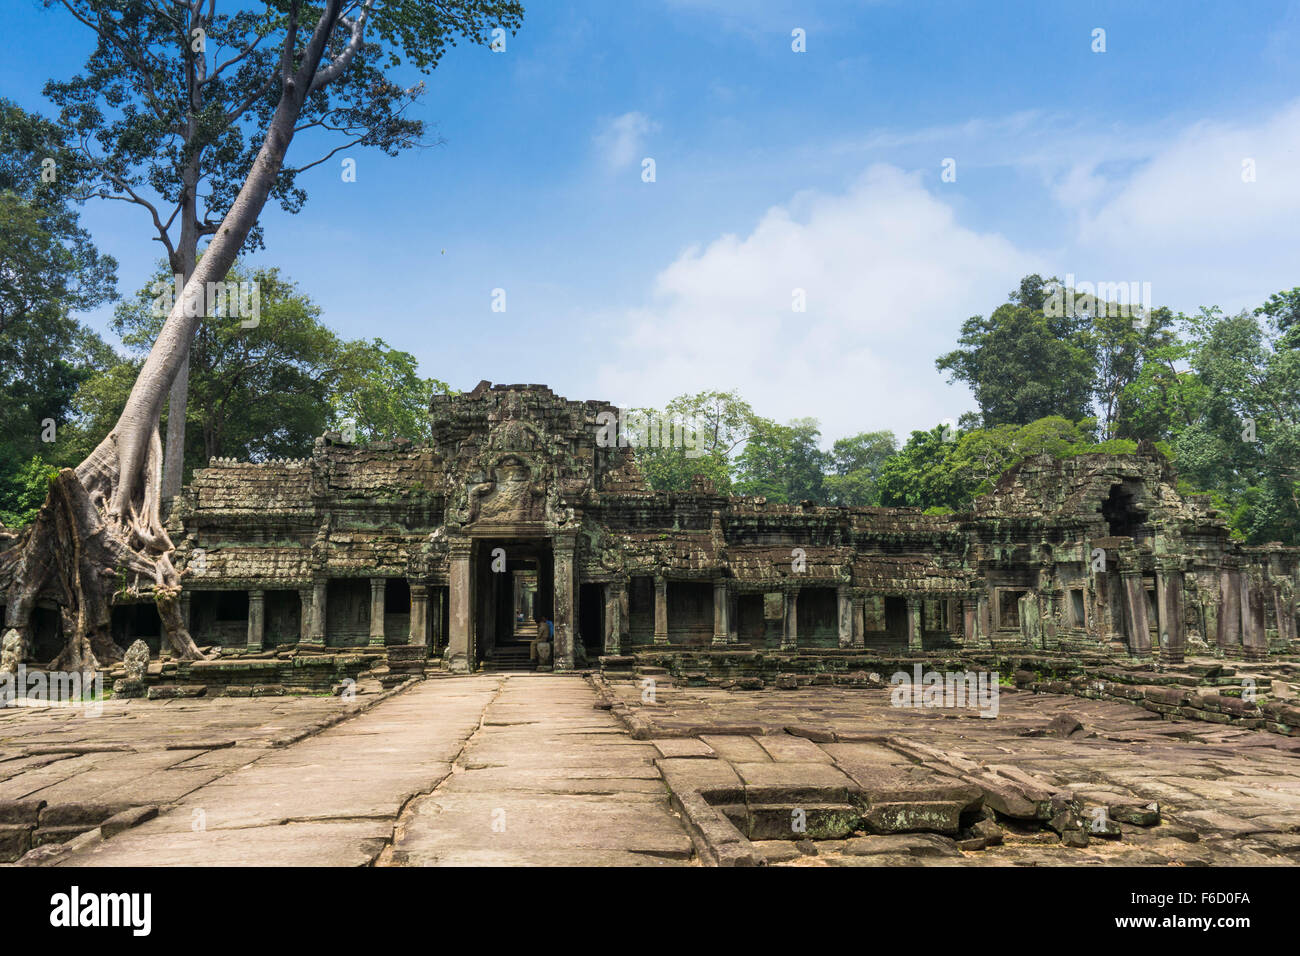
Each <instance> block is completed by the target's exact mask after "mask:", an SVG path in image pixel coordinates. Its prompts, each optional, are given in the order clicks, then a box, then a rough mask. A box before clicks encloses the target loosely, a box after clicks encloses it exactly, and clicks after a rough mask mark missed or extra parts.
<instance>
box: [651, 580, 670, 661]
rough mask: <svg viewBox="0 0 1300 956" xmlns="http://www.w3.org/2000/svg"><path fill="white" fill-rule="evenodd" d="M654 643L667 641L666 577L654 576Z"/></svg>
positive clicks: (665, 642)
mask: <svg viewBox="0 0 1300 956" xmlns="http://www.w3.org/2000/svg"><path fill="white" fill-rule="evenodd" d="M654 642H655V643H656V644H667V643H668V579H667V578H665V577H664V576H663V575H656V577H655V634H654Z"/></svg>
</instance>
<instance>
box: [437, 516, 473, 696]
mask: <svg viewBox="0 0 1300 956" xmlns="http://www.w3.org/2000/svg"><path fill="white" fill-rule="evenodd" d="M473 547H474V543H473V541H471V540H470V539H469V538H459V539H453V540H452V541H450V542H449V544H448V558H447V567H448V573H447V612H448V622H447V653H446V654H445V655H444V656H443V659H442V660H443V666H444V667H445V668H447V670H449V671H451V672H453V673H456V674H468V673H469V672H470V671H472V670H473V669H474V635H473V627H472V625H473V622H474V611H473V604H474V595H473V594H472V593H471V584H472V580H471V576H470V562H469V558H470V552H471V551H472V550H473Z"/></svg>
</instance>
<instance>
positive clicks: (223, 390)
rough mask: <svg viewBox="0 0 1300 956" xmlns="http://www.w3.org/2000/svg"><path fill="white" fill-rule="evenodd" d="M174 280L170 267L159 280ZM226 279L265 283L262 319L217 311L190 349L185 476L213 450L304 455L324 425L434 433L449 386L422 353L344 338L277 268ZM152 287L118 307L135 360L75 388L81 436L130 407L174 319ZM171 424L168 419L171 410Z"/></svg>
mask: <svg viewBox="0 0 1300 956" xmlns="http://www.w3.org/2000/svg"><path fill="white" fill-rule="evenodd" d="M155 278H156V280H157V281H158V282H162V283H166V282H168V281H169V277H168V276H167V274H166V270H165V269H160V271H159V273H158V275H157V276H156V277H155ZM228 281H231V282H241V283H250V284H255V285H256V287H257V289H258V290H259V301H260V310H259V316H258V322H257V324H256V326H254V327H245V321H246V320H245V319H244V318H243V317H242V316H238V315H233V316H221V315H217V316H214V317H211V318H208V319H206V320H205V321H203V322H202V323H200V325H199V330H198V333H197V334H196V336H195V339H194V344H193V346H192V348H191V352H190V401H189V402H188V403H187V406H186V413H187V416H188V421H187V428H186V449H185V466H186V467H185V474H186V477H187V479H188V477H189V475H190V474H191V473H192V472H193V469H194V468H196V467H202V466H204V465H206V464H207V461H208V459H209V458H213V457H234V458H241V459H246V460H250V461H262V460H266V459H268V458H278V457H302V456H305V455H308V454H310V453H311V446H312V443H313V441H314V440H315V438H316V437H317V436H318V435H320V434H321V433H322V432H324V431H325V430H326V429H329V428H333V429H340V430H342V429H344V428H345V426H346V425H348V424H349V423H350V424H351V425H352V426H353V427H354V428H355V431H356V438H357V441H362V442H365V441H381V440H392V439H394V438H399V437H400V438H409V439H412V440H416V441H421V440H427V439H428V437H429V421H428V407H429V397H430V395H431V394H432V392H433V390H434V389H440V390H442V391H446V390H447V386H446V385H445V384H444V383H442V382H439V381H437V380H434V379H422V378H420V377H419V375H418V372H417V366H416V361H415V357H414V356H412V355H411V354H410V353H408V352H402V351H398V350H396V349H392V348H389V346H388V345H387V344H386V343H385V342H384V341H383V340H382V339H373V340H370V341H344V340H341V339H339V337H338V336H337V335H335V334H334V333H333V332H332V331H330V330H329V329H328V328H326V327H325V326H324V325H322V324H321V322H320V308H319V307H318V306H317V305H316V304H315V303H313V302H312V301H311V299H310V298H309V297H308V296H307V295H305V294H304V293H302V292H301V291H300V290H299V289H298V288H297V287H296V286H295V285H294V284H293V283H292V282H290V281H288V280H287V279H285V278H284V277H283V276H281V274H280V272H279V270H277V269H258V270H251V269H245V268H243V267H241V266H239V265H238V264H236V266H235V267H234V268H233V269H232V270H231V272H230V275H229V276H228ZM161 288H162V287H160V286H158V285H156V284H152V283H151V284H150V286H148V287H147V288H145V289H143V290H141V291H140V293H139V294H138V295H137V296H135V297H133V298H132V299H130V300H128V301H126V302H124V303H123V304H122V305H120V306H119V307H118V309H117V311H116V313H115V315H114V319H113V329H114V331H115V332H116V333H117V334H118V335H119V336H120V337H121V339H122V342H123V344H124V345H125V346H126V347H127V348H128V350H129V351H130V357H129V358H127V359H125V360H120V359H119V360H117V361H115V362H113V363H111V364H109V365H108V366H107V367H106V368H104V369H103V370H102V371H101V372H99V373H97V374H96V375H94V376H93V377H92V378H91V379H90V380H89V381H87V382H86V383H85V384H84V385H83V386H82V388H81V390H80V391H79V392H78V394H77V410H78V413H79V416H78V421H77V427H76V429H75V432H74V436H73V441H74V442H75V443H76V447H77V449H78V450H79V451H82V452H86V451H89V450H90V448H92V447H93V444H94V442H96V441H98V440H99V438H101V437H102V436H103V435H104V434H105V433H106V432H107V430H108V429H110V428H112V426H113V423H114V422H116V421H117V417H118V415H120V414H121V410H122V407H123V405H124V404H125V402H126V399H127V396H128V395H129V394H130V391H131V387H132V385H133V384H134V382H135V378H136V374H137V373H138V371H139V367H140V364H141V363H142V362H143V360H144V356H145V355H147V354H148V350H149V348H150V346H151V345H152V343H153V341H154V339H155V337H156V336H157V334H158V331H159V329H160V328H161V326H162V323H163V322H164V321H165V318H166V316H165V314H164V313H165V310H163V309H159V308H156V307H155V299H156V298H157V297H158V293H159V291H160V290H161ZM164 422H165V419H164Z"/></svg>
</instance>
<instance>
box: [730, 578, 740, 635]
mask: <svg viewBox="0 0 1300 956" xmlns="http://www.w3.org/2000/svg"><path fill="white" fill-rule="evenodd" d="M727 643H728V644H739V643H740V593H739V592H738V591H737V590H736V589H735V588H727Z"/></svg>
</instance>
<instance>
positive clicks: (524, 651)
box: [483, 644, 537, 671]
mask: <svg viewBox="0 0 1300 956" xmlns="http://www.w3.org/2000/svg"><path fill="white" fill-rule="evenodd" d="M483 670H485V671H535V670H537V662H536V661H534V660H529V658H528V645H527V644H522V645H519V644H510V645H506V646H503V647H494V648H493V649H492V652H491V653H490V654H489V655H488V656H487V657H486V658H485V659H484V661H483Z"/></svg>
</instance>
